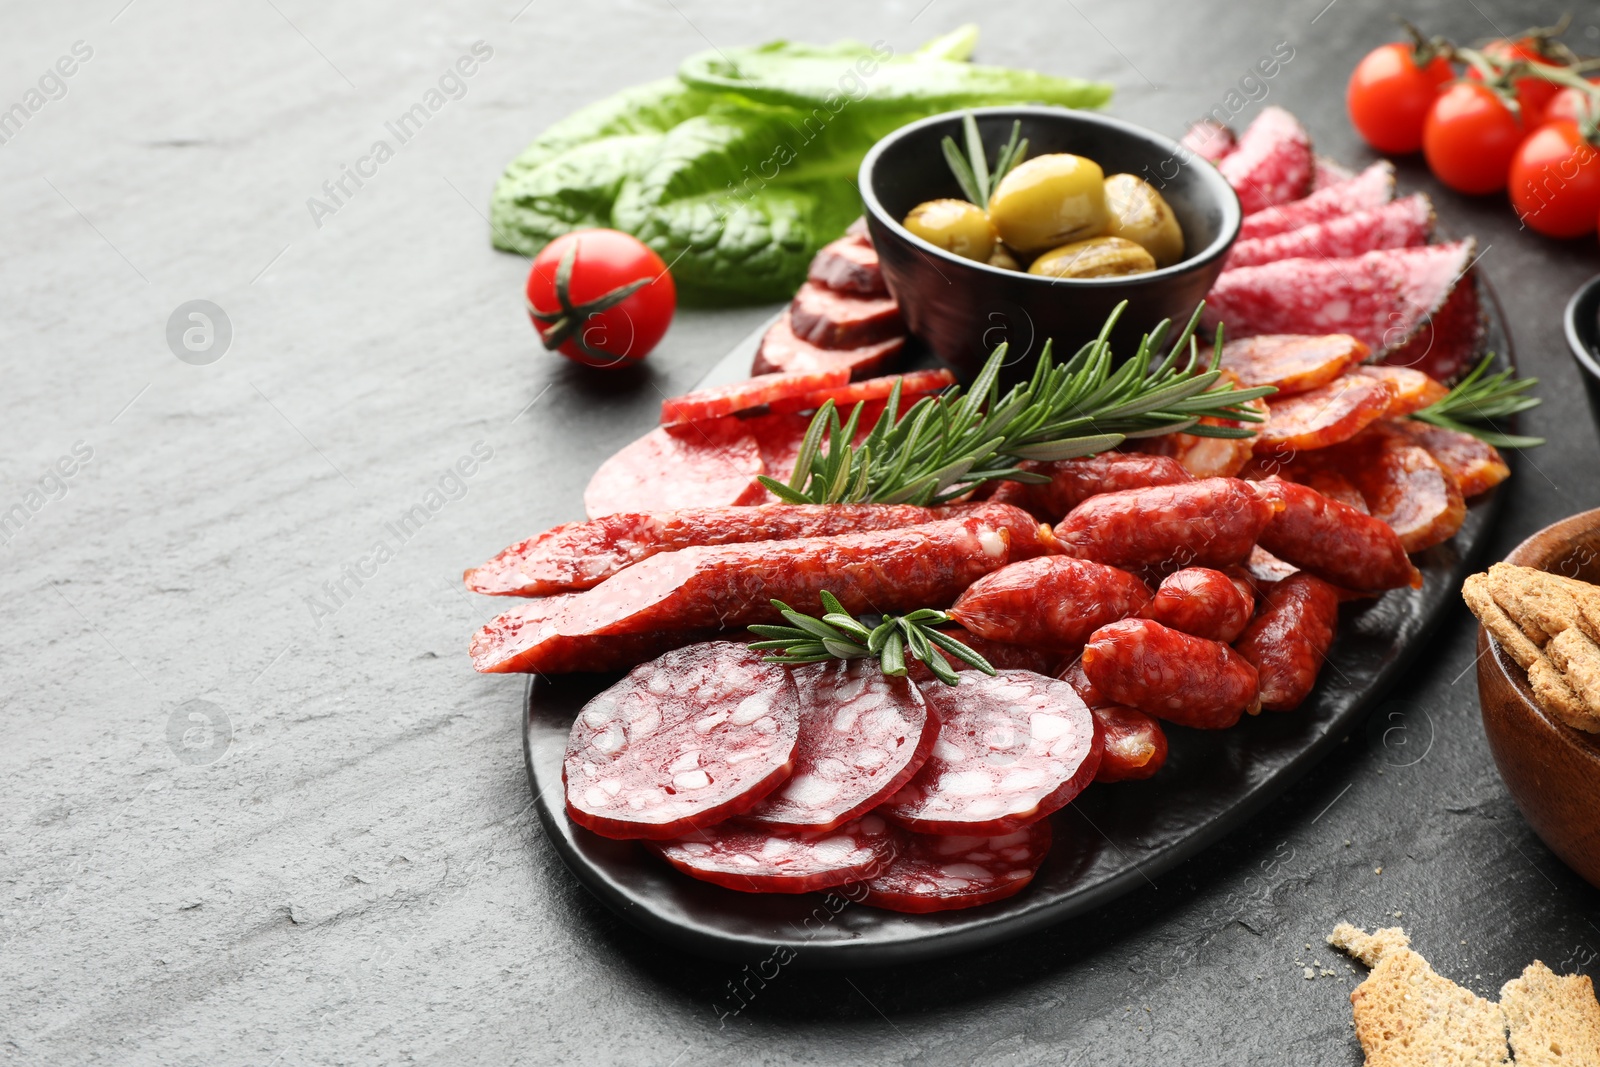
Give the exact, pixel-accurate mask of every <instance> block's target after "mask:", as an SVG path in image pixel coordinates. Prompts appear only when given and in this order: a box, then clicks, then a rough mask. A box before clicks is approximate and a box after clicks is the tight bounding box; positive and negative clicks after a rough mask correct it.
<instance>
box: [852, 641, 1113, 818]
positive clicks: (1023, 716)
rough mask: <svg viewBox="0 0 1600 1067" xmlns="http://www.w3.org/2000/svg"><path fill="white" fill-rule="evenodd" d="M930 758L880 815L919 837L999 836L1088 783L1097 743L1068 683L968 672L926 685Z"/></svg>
mask: <svg viewBox="0 0 1600 1067" xmlns="http://www.w3.org/2000/svg"><path fill="white" fill-rule="evenodd" d="M927 696H928V701H929V703H930V704H932V705H933V707H934V709H935V710H936V711H937V712H938V714H939V718H940V719H941V720H942V725H941V726H940V727H939V739H938V741H937V742H936V743H935V744H934V747H933V755H931V756H930V757H928V762H926V763H924V764H923V765H922V769H921V770H920V771H918V772H917V774H916V777H914V778H912V779H911V781H910V782H908V783H906V785H905V788H903V789H901V790H900V792H899V793H897V794H896V795H895V796H894V797H892V798H891V799H890V800H889V801H888V802H887V803H886V804H885V805H884V806H883V807H882V808H880V809H879V810H880V811H881V812H883V814H885V815H887V816H889V818H891V819H893V820H894V821H895V822H897V823H899V824H900V825H902V826H904V827H906V828H908V829H911V830H915V831H918V832H920V833H934V834H1002V833H1007V832H1009V831H1011V830H1016V829H1019V828H1021V827H1024V826H1027V825H1028V824H1029V823H1033V822H1037V821H1039V820H1040V819H1043V818H1044V817H1045V816H1046V815H1049V814H1050V813H1051V812H1053V811H1056V810H1058V809H1059V808H1062V807H1064V806H1066V805H1067V804H1069V803H1071V801H1072V798H1073V797H1075V796H1077V795H1078V794H1079V793H1080V792H1082V791H1083V787H1084V786H1086V785H1088V784H1089V783H1090V782H1091V781H1093V780H1094V773H1095V770H1096V769H1097V768H1098V767H1099V766H1100V747H1101V746H1100V737H1099V734H1097V733H1096V732H1095V728H1094V719H1093V718H1092V717H1090V715H1089V709H1088V708H1087V707H1085V706H1084V703H1083V701H1082V700H1081V699H1079V697H1078V694H1077V693H1075V692H1074V691H1073V689H1072V686H1070V685H1068V684H1067V683H1065V682H1061V681H1057V680H1056V679H1054V678H1046V677H1045V676H1043V675H1040V674H1034V673H1033V672H1032V671H1001V672H1000V673H998V674H995V675H986V674H978V673H975V672H971V671H969V672H967V673H966V674H964V675H962V677H961V684H960V685H958V686H929V687H928V691H927Z"/></svg>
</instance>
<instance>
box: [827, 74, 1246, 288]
mask: <svg viewBox="0 0 1600 1067" xmlns="http://www.w3.org/2000/svg"><path fill="white" fill-rule="evenodd" d="M968 111H970V112H971V113H972V114H973V116H974V117H983V116H988V115H998V116H1007V115H1009V116H1013V117H1015V116H1022V115H1032V116H1037V117H1041V118H1046V119H1052V120H1056V121H1063V120H1064V121H1065V122H1066V124H1067V125H1071V124H1074V123H1077V124H1082V125H1089V126H1103V127H1107V128H1109V129H1113V130H1116V131H1118V132H1120V133H1124V134H1132V135H1134V136H1135V137H1138V138H1142V139H1148V140H1151V141H1155V142H1157V143H1158V144H1160V145H1161V146H1163V147H1164V148H1165V149H1166V150H1167V151H1166V152H1165V154H1164V157H1170V158H1174V159H1178V160H1180V161H1187V162H1185V163H1184V165H1196V164H1197V163H1205V161H1204V160H1202V159H1201V158H1200V157H1199V156H1197V155H1195V153H1193V152H1191V151H1189V150H1188V149H1186V148H1184V147H1183V146H1182V145H1180V144H1179V143H1178V142H1177V141H1174V140H1172V139H1171V138H1170V137H1167V136H1165V135H1164V134H1160V133H1157V132H1156V131H1154V130H1151V129H1148V128H1146V127H1144V126H1139V125H1136V124H1134V123H1132V122H1125V121H1123V120H1122V119H1116V118H1112V117H1111V116H1109V115H1101V114H1098V113H1096V112H1092V111H1082V110H1078V109H1076V108H1069V107H1056V106H1052V105H1045V104H1022V105H1018V104H1004V105H999V106H996V107H974V108H963V109H962V110H960V111H945V112H941V113H940V114H937V115H929V116H928V117H927V118H925V119H919V120H917V121H916V122H911V123H907V124H906V125H904V126H902V127H900V128H899V129H897V130H895V131H894V132H893V133H891V134H888V135H887V136H885V137H883V138H882V139H880V140H879V141H878V143H877V144H875V145H873V146H872V148H871V149H870V150H869V151H868V152H867V154H866V157H865V158H864V159H862V161H861V170H860V172H859V174H858V175H857V178H858V184H859V185H860V188H861V202H862V204H863V205H864V206H865V207H866V209H867V213H868V214H869V215H871V216H872V217H873V218H875V219H876V220H877V221H878V222H880V223H882V224H884V225H886V226H888V227H889V229H890V230H891V232H893V233H894V234H895V236H897V237H900V238H902V239H903V240H906V241H909V242H911V243H912V245H913V247H915V248H917V249H918V250H919V251H922V252H924V253H927V254H931V255H935V256H938V257H939V258H940V259H942V260H944V261H945V262H946V263H950V264H952V265H953V266H956V267H960V268H968V269H972V270H976V271H979V272H981V273H987V274H993V275H995V276H997V277H1004V278H1010V279H1014V280H1020V281H1022V283H1023V284H1033V285H1037V286H1040V287H1041V288H1043V287H1049V288H1068V289H1072V288H1082V289H1097V288H1105V287H1114V286H1119V285H1120V286H1133V287H1142V286H1147V285H1156V284H1159V283H1161V282H1163V281H1166V280H1168V279H1171V278H1178V277H1183V276H1184V275H1188V274H1192V273H1195V272H1196V271H1199V270H1202V269H1204V268H1206V267H1208V266H1210V265H1211V264H1212V263H1214V262H1216V261H1217V260H1219V259H1221V258H1222V257H1224V256H1226V255H1227V254H1228V250H1229V249H1231V248H1232V247H1233V244H1234V242H1235V241H1236V240H1238V238H1239V230H1240V228H1241V226H1242V225H1243V222H1244V210H1243V208H1242V206H1241V205H1240V203H1239V194H1238V193H1236V192H1234V189H1233V186H1231V185H1229V184H1228V182H1227V179H1225V178H1224V177H1223V176H1222V174H1221V173H1220V172H1219V171H1218V170H1217V169H1216V168H1215V167H1213V166H1211V165H1210V164H1209V163H1205V169H1204V170H1201V171H1200V175H1201V177H1200V182H1201V185H1202V186H1203V187H1205V188H1206V189H1207V190H1209V191H1210V192H1211V194H1212V195H1213V196H1214V197H1215V198H1216V200H1217V201H1218V202H1219V203H1220V204H1221V207H1222V231H1221V232H1220V233H1219V234H1218V235H1217V237H1216V239H1215V240H1213V241H1212V242H1211V243H1210V244H1209V245H1207V246H1206V247H1205V248H1204V249H1203V250H1202V251H1200V252H1197V253H1195V254H1194V255H1191V256H1187V257H1185V258H1184V259H1181V260H1179V261H1178V262H1176V263H1174V264H1172V266H1170V267H1160V268H1158V269H1156V270H1153V271H1149V272H1147V273H1145V274H1122V275H1117V276H1114V277H1110V278H1047V277H1044V276H1042V275H1038V274H1029V273H1027V272H1026V271H1016V270H1008V269H1006V268H1005V267H992V266H990V265H989V264H987V263H979V262H978V261H977V260H975V259H966V258H964V257H962V256H958V255H956V254H955V253H953V252H947V251H945V250H944V249H942V248H940V247H939V246H938V245H936V244H933V243H931V242H929V241H924V240H923V239H922V238H920V237H918V236H917V235H916V234H914V233H912V232H911V231H910V230H908V229H906V228H905V227H904V226H902V225H900V221H899V220H898V219H895V218H891V217H890V215H889V213H888V212H887V211H886V210H884V207H883V203H882V202H881V201H880V200H879V199H878V194H877V190H876V189H875V188H874V187H873V171H874V168H875V167H876V166H877V163H878V159H879V157H881V156H882V155H883V154H884V152H886V151H888V150H889V148H891V147H892V146H893V145H895V144H897V143H898V142H900V141H903V140H905V139H906V138H907V137H913V136H915V135H917V134H918V133H920V132H921V131H922V130H924V129H925V128H927V127H929V126H934V125H937V124H940V123H945V122H949V121H950V120H951V119H959V118H960V117H961V116H962V115H963V114H965V113H966V112H968ZM1119 173H1124V172H1120V171H1119Z"/></svg>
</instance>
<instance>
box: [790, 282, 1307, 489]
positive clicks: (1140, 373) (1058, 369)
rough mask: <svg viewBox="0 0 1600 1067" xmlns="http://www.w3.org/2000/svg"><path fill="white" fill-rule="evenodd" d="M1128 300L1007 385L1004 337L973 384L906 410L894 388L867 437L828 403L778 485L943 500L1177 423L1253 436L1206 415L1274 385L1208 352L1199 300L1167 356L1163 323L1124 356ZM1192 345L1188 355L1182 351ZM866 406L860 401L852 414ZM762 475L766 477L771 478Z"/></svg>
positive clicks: (1216, 433) (1231, 408)
mask: <svg viewBox="0 0 1600 1067" xmlns="http://www.w3.org/2000/svg"><path fill="white" fill-rule="evenodd" d="M1126 306H1127V304H1126V303H1123V304H1119V305H1118V306H1117V308H1116V309H1115V310H1114V311H1113V312H1112V313H1111V316H1110V318H1108V319H1107V320H1106V323H1105V326H1104V327H1103V328H1102V329H1101V331H1100V336H1099V337H1098V338H1097V339H1096V340H1094V341H1092V342H1090V343H1089V344H1087V345H1085V346H1084V347H1083V348H1081V349H1079V350H1078V351H1077V353H1075V354H1074V355H1073V356H1072V357H1071V358H1070V359H1068V360H1067V361H1066V362H1065V363H1059V364H1058V363H1056V361H1055V360H1054V358H1053V357H1052V354H1051V346H1050V345H1049V344H1048V343H1047V344H1046V345H1045V350H1044V352H1043V353H1042V354H1041V355H1040V357H1039V364H1038V366H1037V367H1036V368H1035V370H1034V374H1033V377H1032V378H1031V379H1030V380H1029V381H1028V382H1026V383H1024V384H1021V385H1017V386H1015V387H1014V388H1012V389H1011V390H1009V391H1008V392H1006V393H1005V394H1004V395H1001V393H1000V387H999V376H1000V369H1001V367H1002V366H1003V365H1004V363H1005V358H1006V351H1007V350H1006V346H1005V345H1003V344H1002V345H1000V346H999V347H998V348H996V349H995V351H994V354H993V355H991V356H990V357H989V360H988V362H987V363H985V364H984V367H983V370H982V371H980V372H979V374H978V376H977V378H976V379H975V380H974V381H973V383H972V386H971V388H970V389H969V390H966V391H963V390H962V389H960V388H959V387H957V388H952V389H948V390H946V391H945V392H943V393H941V394H939V395H937V396H930V397H924V398H922V399H921V400H918V401H917V402H916V403H915V404H913V405H912V406H911V408H910V410H908V411H907V412H906V413H905V414H904V415H903V416H900V415H899V414H898V394H896V395H895V397H893V398H892V400H893V401H894V402H892V403H891V404H890V405H888V406H887V407H886V408H885V409H884V411H883V413H882V414H881V415H880V416H879V417H878V421H877V422H876V423H875V424H874V425H873V427H872V430H871V432H870V433H869V434H868V435H867V437H866V439H865V441H864V442H863V444H862V446H861V447H860V448H853V447H852V446H851V445H850V444H849V441H850V439H851V438H850V437H849V436H842V435H841V434H840V433H839V432H836V431H835V427H837V426H838V413H837V412H836V411H835V410H834V409H833V407H832V405H831V402H830V403H829V404H824V405H823V407H822V409H821V410H819V411H818V412H817V414H816V416H815V417H814V418H813V420H812V423H811V426H810V428H809V429H808V430H807V432H806V442H807V443H808V444H809V443H810V442H812V441H813V440H815V441H816V442H818V447H817V448H816V449H811V450H808V449H807V448H804V447H803V448H802V450H801V457H800V459H801V462H799V463H797V464H796V465H795V470H794V475H793V476H792V477H791V479H790V481H789V484H788V486H787V489H788V490H789V494H787V495H785V494H780V495H783V496H784V499H785V500H790V501H792V502H795V503H801V502H803V503H810V504H828V503H880V504H899V503H909V504H923V505H928V504H943V503H947V502H949V501H951V500H953V499H955V498H957V497H959V496H962V495H963V494H965V493H967V492H970V491H971V490H972V489H974V488H976V487H977V486H979V485H982V484H984V483H986V482H991V481H996V480H999V479H1006V478H1014V477H1018V476H1023V475H1024V472H1023V471H1022V470H1021V469H1020V467H1019V466H1018V464H1020V463H1021V462H1023V461H1024V460H1030V459H1036V460H1057V459H1072V458H1075V457H1078V456H1088V455H1093V454H1095V453H1098V452H1104V451H1107V450H1108V449H1112V448H1115V447H1117V446H1118V445H1120V444H1122V442H1123V441H1125V440H1127V439H1128V438H1131V437H1152V436H1156V435H1159V434H1165V433H1175V432H1177V431H1180V430H1181V431H1185V432H1187V433H1192V434H1196V435H1199V436H1206V437H1222V438H1242V437H1249V436H1251V434H1252V432H1253V431H1251V430H1250V429H1249V428H1248V427H1239V426H1220V425H1212V424H1207V423H1203V422H1201V421H1200V420H1201V419H1203V418H1206V417H1211V418H1216V419H1228V420H1237V421H1240V422H1245V423H1255V422H1260V421H1262V417H1261V415H1259V414H1258V413H1257V412H1256V411H1254V410H1253V409H1251V408H1248V407H1246V406H1244V405H1246V404H1247V403H1249V402H1250V401H1253V400H1257V399H1260V398H1261V397H1264V396H1269V395H1271V394H1272V393H1273V392H1275V391H1276V390H1274V389H1273V388H1272V387H1270V386H1261V387H1257V388H1253V389H1241V388H1238V387H1237V386H1235V385H1233V384H1232V383H1231V382H1228V381H1225V380H1223V379H1222V376H1221V374H1220V372H1218V371H1214V370H1210V369H1208V368H1206V367H1205V366H1204V365H1203V364H1201V363H1200V361H1199V357H1198V345H1197V344H1196V343H1195V342H1194V330H1195V327H1196V326H1197V325H1198V324H1199V321H1200V311H1201V308H1199V307H1197V308H1196V309H1195V312H1194V314H1193V315H1192V316H1190V318H1189V322H1188V324H1187V325H1186V326H1185V327H1184V328H1183V330H1182V331H1181V332H1180V333H1179V335H1178V337H1177V339H1176V341H1174V342H1173V345H1172V348H1171V350H1170V351H1169V352H1168V353H1167V355H1166V356H1165V357H1164V358H1162V359H1160V360H1159V361H1156V360H1154V359H1153V356H1154V354H1155V352H1156V350H1157V348H1158V346H1160V345H1161V344H1162V343H1163V342H1164V341H1165V339H1166V336H1167V332H1168V329H1169V327H1170V323H1166V322H1163V323H1161V324H1160V325H1158V326H1157V328H1156V329H1155V330H1153V331H1152V332H1151V333H1150V334H1149V335H1147V336H1146V337H1145V338H1144V339H1143V340H1142V341H1141V343H1140V345H1139V349H1138V351H1137V352H1135V353H1134V354H1133V355H1132V356H1131V357H1130V358H1129V359H1128V360H1127V361H1126V362H1124V363H1122V364H1121V365H1120V366H1118V365H1116V363H1115V361H1114V359H1113V357H1112V353H1111V345H1110V342H1109V340H1108V339H1109V337H1110V334H1111V330H1112V328H1113V327H1114V326H1115V324H1116V321H1117V319H1118V317H1119V316H1120V315H1121V314H1122V310H1123V308H1125V307H1126ZM1202 307H1203V305H1202ZM1184 353H1188V356H1187V358H1186V359H1182V360H1181V361H1180V357H1181V356H1182V355H1183V354H1184ZM863 410H864V405H860V404H858V405H856V407H855V410H854V412H853V414H852V420H854V419H856V418H859V416H860V414H861V412H862V411H863ZM824 440H826V441H827V450H826V451H823V450H822V449H821V442H823V441H824ZM763 484H769V483H768V482H767V480H766V479H763ZM769 488H770V484H769Z"/></svg>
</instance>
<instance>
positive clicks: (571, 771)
mask: <svg viewBox="0 0 1600 1067" xmlns="http://www.w3.org/2000/svg"><path fill="white" fill-rule="evenodd" d="M799 722H800V697H799V693H798V691H797V690H796V689H795V684H794V679H792V678H791V677H790V676H789V672H788V671H787V670H786V669H785V668H783V667H780V666H777V665H775V664H771V663H764V662H762V659H761V654H760V653H759V652H752V651H751V650H750V649H748V648H746V647H745V646H744V645H740V644H735V643H733V642H730V641H712V642H708V643H706V644H699V645H690V646H689V647H688V648H684V649H680V650H678V651H676V652H669V653H667V654H666V655H664V656H662V657H660V658H659V659H657V660H655V661H653V662H651V663H646V664H644V665H642V666H640V667H636V668H634V670H632V671H630V672H629V673H628V675H627V677H625V678H623V679H622V680H621V681H620V682H618V683H617V684H616V685H614V686H612V687H611V688H609V689H607V690H606V691H605V692H603V693H601V694H600V695H599V696H597V697H595V698H594V699H593V700H591V701H589V703H587V704H585V705H584V708H583V711H581V712H579V713H578V718H577V719H576V721H574V722H573V724H572V735H571V737H570V738H568V740H567V754H566V760H565V762H564V763H563V764H562V770H561V775H562V780H563V781H564V782H565V783H566V789H567V814H568V815H570V816H571V818H572V821H573V822H575V823H577V824H578V825H579V826H583V827H586V828H587V829H589V830H592V831H594V832H595V833H597V834H599V835H601V836H602V837H615V838H643V839H646V840H652V841H664V840H670V839H671V838H674V837H680V836H682V835H683V834H686V833H689V832H690V831H692V830H698V829H701V828H703V827H707V826H712V825H715V824H716V823H719V822H721V821H722V820H724V819H727V818H729V817H731V816H734V815H738V814H741V813H742V812H746V811H749V810H750V809H751V808H753V807H754V806H755V805H756V804H758V803H760V802H761V800H762V798H763V797H765V796H766V795H767V794H768V793H770V792H772V791H773V790H774V789H776V788H777V787H778V786H779V785H781V784H782V783H783V780H784V779H785V778H787V777H789V772H790V770H791V769H792V767H793V760H794V750H795V742H796V738H797V737H798V735H799Z"/></svg>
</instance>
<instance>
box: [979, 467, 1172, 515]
mask: <svg viewBox="0 0 1600 1067" xmlns="http://www.w3.org/2000/svg"><path fill="white" fill-rule="evenodd" d="M1022 469H1023V470H1026V471H1030V472H1032V473H1034V474H1039V475H1043V476H1044V477H1047V478H1049V479H1050V481H1049V482H1047V483H1045V484H1043V485H1036V484H1031V483H1027V482H1001V483H1000V484H999V485H998V486H997V487H996V488H995V491H994V493H993V495H991V496H990V497H989V499H990V500H993V501H996V502H999V503H1006V504H1015V505H1016V506H1017V507H1019V508H1022V509H1023V510H1025V511H1027V512H1029V513H1030V514H1032V515H1033V516H1034V517H1035V518H1037V519H1039V520H1040V521H1042V522H1060V521H1061V520H1062V519H1064V518H1066V515H1067V512H1069V511H1071V510H1072V509H1073V508H1075V507H1077V506H1078V505H1079V504H1081V503H1083V502H1084V501H1085V500H1088V499H1089V498H1090V497H1092V496H1094V495H1095V494H1097V493H1114V492H1118V491H1120V490H1123V489H1143V488H1145V487H1147V486H1152V485H1177V484H1178V483H1180V482H1190V481H1193V480H1194V476H1193V475H1192V474H1190V473H1189V472H1188V471H1187V470H1185V469H1184V467H1183V464H1181V463H1179V462H1178V461H1177V460H1176V459H1174V458H1172V457H1171V456H1164V455H1153V454H1145V453H1141V452H1102V453H1100V454H1099V455H1097V456H1085V457H1084V458H1082V459H1063V460H1056V461H1053V462H1041V461H1038V460H1028V461H1026V462H1024V463H1023V464H1022Z"/></svg>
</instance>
